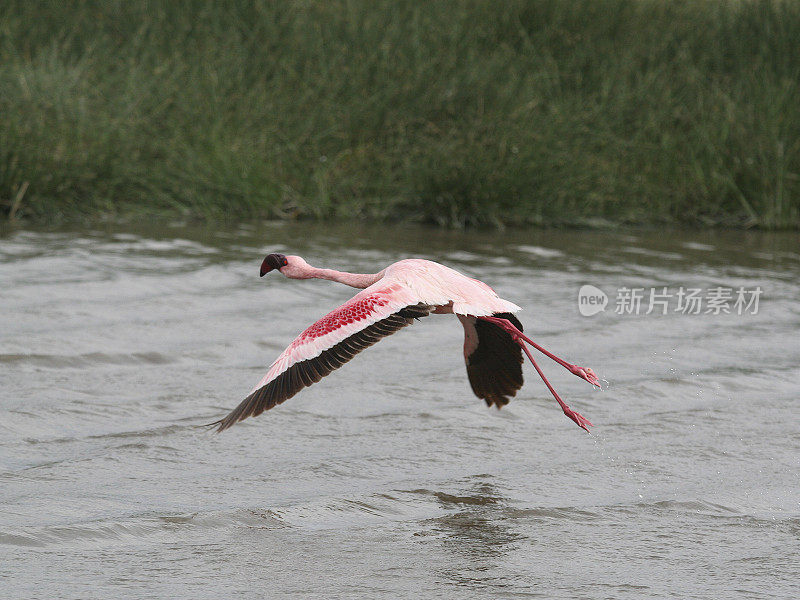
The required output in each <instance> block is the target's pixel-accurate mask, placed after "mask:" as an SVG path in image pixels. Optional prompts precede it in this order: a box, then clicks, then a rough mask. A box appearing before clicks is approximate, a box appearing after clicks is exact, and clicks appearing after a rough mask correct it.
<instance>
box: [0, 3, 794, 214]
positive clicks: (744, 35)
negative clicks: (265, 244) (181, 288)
mask: <svg viewBox="0 0 800 600" xmlns="http://www.w3.org/2000/svg"><path fill="white" fill-rule="evenodd" d="M798 99H800V2H794V1H788V2H770V1H763V2H752V1H745V0H743V1H740V2H730V1H714V0H708V1H706V0H696V1H693V0H685V1H681V2H666V3H665V2H662V1H661V0H653V1H649V0H562V1H556V0H540V1H535V2H507V3H495V2H459V3H456V2H436V3H424V4H423V3H417V2H390V1H382V2H366V1H364V2H345V1H339V2H336V1H327V2H323V1H313V0H306V1H295V2H286V3H283V2H274V3H266V2H246V1H244V0H230V1H227V2H211V1H205V0H204V1H199V0H198V1H181V2H166V1H164V2H155V1H154V2H126V1H116V2H115V1H110V0H105V1H96V2H89V1H75V2H46V3H39V2H29V1H7V2H3V3H2V4H0V214H2V215H4V217H3V218H8V217H9V216H12V217H13V218H29V219H33V220H53V219H60V218H76V217H77V218H83V217H95V216H99V215H105V214H108V213H111V214H130V213H133V214H139V213H142V214H148V213H150V214H159V213H162V212H164V211H166V212H172V211H178V212H182V213H188V214H191V215H196V216H199V217H205V218H214V219H216V218H222V217H225V218H232V219H237V218H253V217H278V218H300V217H328V216H335V217H348V218H350V217H357V218H378V219H384V218H386V219H393V218H397V217H400V218H404V219H415V220H421V221H427V222H434V223H440V224H443V225H447V226H463V225H471V224H490V225H491V224H501V223H512V222H524V223H541V224H563V223H575V222H577V223H587V222H592V220H593V219H605V220H610V221H613V222H625V223H630V222H633V223H660V222H686V223H693V224H723V225H745V226H753V225H755V226H762V227H767V228H778V227H794V228H796V227H798V226H800V175H799V174H800V100H798Z"/></svg>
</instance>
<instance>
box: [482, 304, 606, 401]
mask: <svg viewBox="0 0 800 600" xmlns="http://www.w3.org/2000/svg"><path fill="white" fill-rule="evenodd" d="M479 318H480V319H483V320H484V321H489V322H490V323H494V324H495V325H498V326H499V327H502V328H503V329H505V330H506V331H507V332H508V333H510V334H511V336H512V337H514V338H515V341H516V338H519V339H522V340H525V341H526V342H528V343H529V344H530V345H531V346H533V347H534V348H536V349H537V350H538V351H539V352H541V353H542V354H544V355H545V356H547V357H549V358H552V359H553V360H554V361H556V362H557V363H558V364H560V365H561V366H562V367H564V368H565V369H566V370H567V371H569V372H570V373H572V374H573V375H577V376H578V377H580V378H581V379H584V380H586V381H588V382H589V383H591V384H592V385H596V386H597V387H600V381H599V380H598V379H597V375H595V374H594V371H592V370H591V369H590V368H588V367H586V368H584V367H579V366H577V365H573V364H572V363H568V362H567V361H565V360H564V359H563V358H559V357H557V356H556V355H555V354H552V353H550V352H548V351H547V350H545V349H544V348H542V347H541V346H540V345H539V344H537V343H536V342H534V341H533V340H532V339H530V338H528V337H526V336H525V335H524V334H523V333H522V332H521V331H520V330H519V329H517V328H516V327H514V325H513V324H512V323H511V321H509V320H508V319H500V318H498V317H479ZM523 348H524V346H523Z"/></svg>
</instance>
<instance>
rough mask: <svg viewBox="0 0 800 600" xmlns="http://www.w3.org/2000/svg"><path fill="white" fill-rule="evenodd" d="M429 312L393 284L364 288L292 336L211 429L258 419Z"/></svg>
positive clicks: (222, 428)
mask: <svg viewBox="0 0 800 600" xmlns="http://www.w3.org/2000/svg"><path fill="white" fill-rule="evenodd" d="M431 309H432V307H431V306H429V305H427V304H424V303H420V302H418V298H417V297H416V296H415V295H414V294H413V293H412V292H411V291H409V290H408V289H407V288H405V287H404V286H402V285H400V284H397V283H387V282H385V281H384V282H378V283H376V284H374V285H372V286H370V287H368V288H366V289H365V290H363V291H361V292H359V293H358V294H356V295H355V296H354V297H353V298H351V299H350V300H348V301H347V302H346V303H344V304H343V305H342V306H340V307H339V308H337V309H336V310H334V311H332V312H330V313H328V314H327V315H325V316H324V317H322V318H321V319H320V320H318V321H317V322H316V323H314V324H313V325H311V326H310V327H309V328H308V329H306V330H305V331H303V333H301V334H300V335H299V336H297V338H295V340H294V341H293V342H292V343H291V344H289V347H288V348H286V350H284V351H283V353H282V354H281V355H280V356H279V357H278V359H277V360H276V361H275V362H274V363H272V365H271V366H270V368H269V371H268V372H267V374H266V375H265V376H264V378H263V379H262V380H261V381H260V382H259V383H258V385H257V386H256V387H255V388H254V389H253V391H252V392H250V394H249V395H248V396H247V397H246V398H245V399H244V400H243V401H242V402H241V404H239V406H237V407H236V408H235V409H233V410H232V411H231V413H230V414H229V415H228V416H227V417H225V418H223V419H220V420H219V421H216V422H215V423H212V424H211V425H216V426H218V427H217V431H223V430H225V429H227V428H228V427H230V426H232V425H234V424H235V423H238V422H239V421H241V420H243V419H246V418H247V417H255V416H258V415H260V414H261V413H262V412H264V411H265V410H269V409H270V408H272V407H273V406H275V405H277V404H280V403H281V402H283V401H285V400H288V399H289V398H291V397H292V396H294V395H295V394H296V393H297V392H299V391H300V390H302V389H303V388H304V387H307V386H309V385H311V384H313V383H316V382H317V381H319V380H320V379H322V378H323V377H325V376H326V375H328V374H329V373H330V372H331V371H333V370H334V369H338V368H339V367H341V366H342V365H343V364H344V363H346V362H347V361H349V360H350V359H351V358H353V357H354V356H355V355H356V354H358V353H359V352H361V351H362V350H364V349H365V348H368V347H370V346H372V345H373V344H374V343H376V342H377V341H378V340H380V339H381V338H383V337H386V336H387V335H391V334H392V333H394V332H395V331H398V330H400V329H402V328H403V327H406V326H407V325H410V324H411V323H413V322H414V319H418V318H420V317H425V316H427V315H428V314H429V313H430V311H431Z"/></svg>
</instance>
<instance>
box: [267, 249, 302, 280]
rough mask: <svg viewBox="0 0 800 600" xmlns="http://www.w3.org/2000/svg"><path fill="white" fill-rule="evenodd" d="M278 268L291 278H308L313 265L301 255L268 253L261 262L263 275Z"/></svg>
mask: <svg viewBox="0 0 800 600" xmlns="http://www.w3.org/2000/svg"><path fill="white" fill-rule="evenodd" d="M275 269H277V270H278V271H280V272H281V273H282V274H283V275H285V276H286V277H288V278H289V279H308V278H309V277H312V275H310V274H309V271H310V270H311V266H310V265H309V264H308V263H307V262H306V261H305V260H303V259H302V258H301V257H299V256H284V255H283V254H267V257H266V258H265V259H264V262H262V263H261V277H263V276H264V275H266V274H267V273H269V272H270V271H273V270H275Z"/></svg>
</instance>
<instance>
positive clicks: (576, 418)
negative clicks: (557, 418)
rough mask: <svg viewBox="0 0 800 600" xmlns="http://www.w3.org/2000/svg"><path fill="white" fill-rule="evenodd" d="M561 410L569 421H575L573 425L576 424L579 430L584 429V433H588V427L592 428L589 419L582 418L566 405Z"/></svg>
mask: <svg viewBox="0 0 800 600" xmlns="http://www.w3.org/2000/svg"><path fill="white" fill-rule="evenodd" d="M563 410H564V414H565V415H567V416H568V417H569V418H570V419H572V420H573V421H575V423H577V424H578V427H580V428H582V429H584V430H586V431H589V427H594V425H592V422H591V421H590V420H589V419H587V418H586V417H584V416H583V415H582V414H581V413H579V412H577V411H574V410H572V409H571V408H570V407H569V406H567V405H566V404H565V405H564V408H563ZM587 425H588V427H587Z"/></svg>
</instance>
